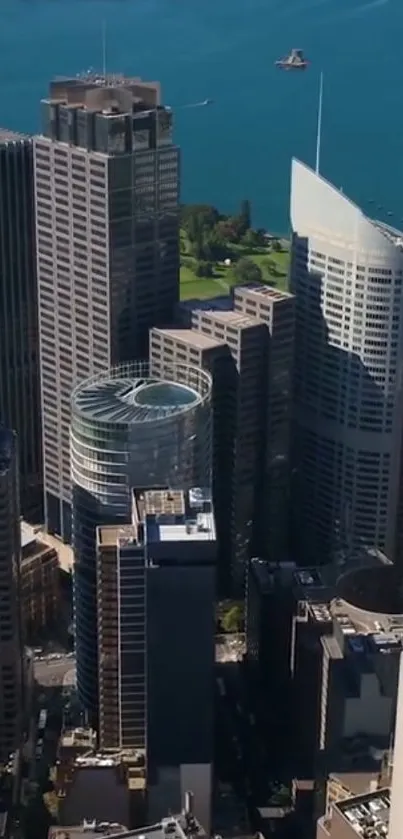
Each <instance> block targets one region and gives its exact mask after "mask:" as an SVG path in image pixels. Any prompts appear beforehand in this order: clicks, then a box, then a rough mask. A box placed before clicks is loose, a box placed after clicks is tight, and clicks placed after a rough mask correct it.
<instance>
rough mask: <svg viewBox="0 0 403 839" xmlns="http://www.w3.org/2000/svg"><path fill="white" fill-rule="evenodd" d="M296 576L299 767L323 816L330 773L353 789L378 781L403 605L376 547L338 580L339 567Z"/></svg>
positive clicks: (390, 722)
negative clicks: (314, 793)
mask: <svg viewBox="0 0 403 839" xmlns="http://www.w3.org/2000/svg"><path fill="white" fill-rule="evenodd" d="M294 580H295V587H294V597H295V612H294V617H293V625H292V639H293V640H292V649H291V671H292V679H293V695H294V708H295V732H296V742H297V748H296V750H295V751H296V753H297V754H298V755H299V765H298V766H297V767H296V774H297V775H298V776H299V777H300V778H311V779H313V780H314V782H315V786H316V792H317V796H316V808H315V815H316V817H318V816H320V815H321V814H322V813H323V812H325V808H326V795H328V793H329V787H328V782H329V778H330V777H333V778H338V779H339V781H342V779H343V778H344V781H345V783H346V786H347V789H351V790H352V791H355V792H368V791H369V790H370V789H371V788H372V787H373V784H374V783H375V782H376V784H377V785H378V783H379V781H378V778H379V777H380V775H381V773H382V771H383V762H384V758H385V755H386V753H387V751H388V749H389V745H390V738H391V734H392V732H393V727H394V717H395V703H396V693H397V681H398V667H399V657H400V652H401V649H402V640H403V609H401V608H399V602H398V598H397V597H396V592H397V581H396V577H395V568H394V566H393V565H392V564H390V563H388V561H387V559H386V558H385V557H384V556H382V554H379V552H377V551H368V550H367V551H363V552H362V555H361V557H357V564H356V568H355V570H352V571H351V572H349V573H347V574H344V575H341V576H340V577H339V578H338V579H336V580H335V569H334V568H328V569H326V568H321V569H317V568H314V569H304V570H302V569H301V570H298V571H296V572H295V574H294ZM354 776H356V777H355V779H354ZM342 785H343V781H342Z"/></svg>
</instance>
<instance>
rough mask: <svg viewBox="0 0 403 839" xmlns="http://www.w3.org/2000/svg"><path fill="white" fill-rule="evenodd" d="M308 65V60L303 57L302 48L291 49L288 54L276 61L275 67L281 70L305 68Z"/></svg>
mask: <svg viewBox="0 0 403 839" xmlns="http://www.w3.org/2000/svg"><path fill="white" fill-rule="evenodd" d="M308 66H309V61H307V60H306V58H305V57H304V53H303V51H302V50H296V49H292V50H291V52H290V53H289V55H285V56H284V58H280V59H279V61H276V67H280V69H281V70H306V68H307V67H308Z"/></svg>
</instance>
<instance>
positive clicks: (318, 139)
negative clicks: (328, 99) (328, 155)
mask: <svg viewBox="0 0 403 839" xmlns="http://www.w3.org/2000/svg"><path fill="white" fill-rule="evenodd" d="M322 101H323V73H322V72H321V74H320V81H319V102H318V126H317V130H316V164H315V172H316V174H317V175H319V164H320V144H321V139H322Z"/></svg>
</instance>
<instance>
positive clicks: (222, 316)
mask: <svg viewBox="0 0 403 839" xmlns="http://www.w3.org/2000/svg"><path fill="white" fill-rule="evenodd" d="M182 308H183V309H186V308H187V307H186V306H185V305H183V307H182ZM183 320H185V318H183ZM189 321H190V325H191V326H192V328H191V329H175V330H173V329H153V330H151V333H150V358H151V361H152V363H153V365H156V366H158V364H164V363H166V362H167V360H168V359H171V360H175V361H178V362H179V361H180V362H182V363H184V362H185V363H196V364H200V365H201V366H203V367H207V369H209V370H211V372H212V374H213V384H214V386H213V410H214V423H213V455H214V458H213V465H214V470H213V490H214V493H215V495H214V511H215V513H216V520H217V533H218V537H219V562H220V561H222V560H221V553H222V551H221V550H220V541H221V540H222V534H223V533H224V534H226V538H225V545H226V550H225V551H224V554H226V564H228V565H230V566H231V567H230V572H231V574H230V576H231V577H232V582H233V584H234V585H235V587H236V588H238V589H241V588H242V587H243V586H244V583H245V579H246V576H245V575H246V570H247V569H246V566H247V559H248V557H249V555H250V554H251V553H252V555H253V554H254V555H263V556H267V557H271V558H272V559H273V561H276V562H278V561H281V560H283V559H286V558H287V548H288V545H287V538H288V518H287V517H288V501H289V498H288V485H289V424H290V403H291V370H292V353H293V339H294V299H293V296H292V295H291V294H288V293H287V292H281V291H277V290H276V289H272V288H269V287H266V286H263V285H262V284H260V285H258V286H245V287H241V286H240V287H237V288H235V289H234V292H233V298H232V299H230V300H229V301H227V305H226V304H225V301H222V300H220V301H219V302H218V304H215V301H214V300H211V301H204V303H203V305H200V304H199V305H197V306H196V307H195V308H194V309H193V311H192V312H191V315H190V318H189V320H188V323H189ZM229 362H230V363H229ZM228 519H229V521H228ZM228 531H229V534H230V536H229V538H228ZM228 542H229V543H230V544H228ZM228 559H229V562H228Z"/></svg>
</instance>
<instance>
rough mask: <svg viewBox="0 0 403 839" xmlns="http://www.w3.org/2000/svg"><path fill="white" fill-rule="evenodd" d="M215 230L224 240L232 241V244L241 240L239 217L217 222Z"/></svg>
mask: <svg viewBox="0 0 403 839" xmlns="http://www.w3.org/2000/svg"><path fill="white" fill-rule="evenodd" d="M215 232H216V234H217V236H218V237H219V238H220V239H221V240H222V241H223V242H230V243H231V244H234V243H235V242H239V235H240V233H239V219H235V218H226V219H222V220H221V221H219V222H218V223H217V225H216V228H215Z"/></svg>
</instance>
